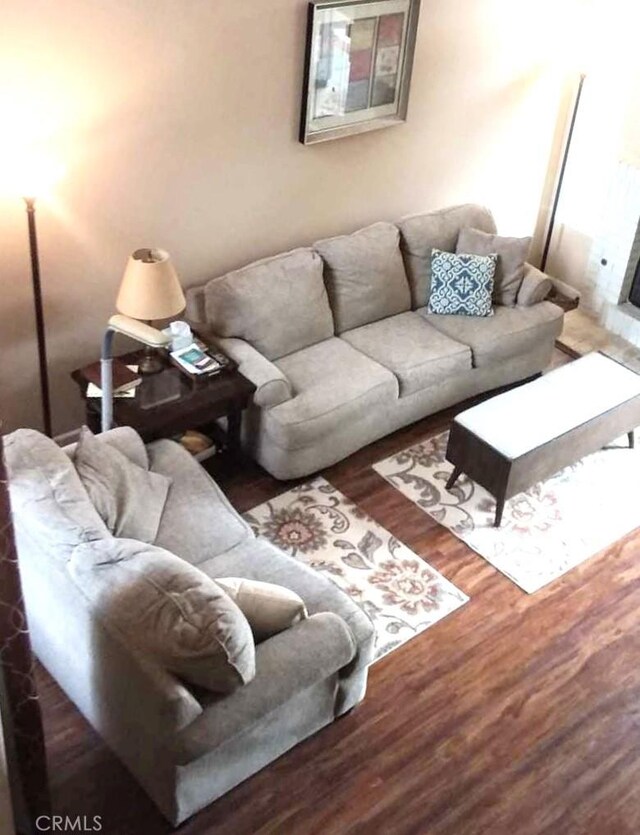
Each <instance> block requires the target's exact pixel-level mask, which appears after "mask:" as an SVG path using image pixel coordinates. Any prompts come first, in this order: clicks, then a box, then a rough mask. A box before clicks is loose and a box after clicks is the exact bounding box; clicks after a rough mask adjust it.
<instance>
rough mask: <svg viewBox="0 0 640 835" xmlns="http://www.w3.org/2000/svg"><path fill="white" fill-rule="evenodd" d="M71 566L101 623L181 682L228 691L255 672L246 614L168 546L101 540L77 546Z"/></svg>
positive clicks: (253, 647)
mask: <svg viewBox="0 0 640 835" xmlns="http://www.w3.org/2000/svg"><path fill="white" fill-rule="evenodd" d="M69 571H70V573H71V576H72V577H73V579H74V581H75V583H76V585H77V586H78V587H79V588H80V589H81V590H82V591H83V593H84V594H85V596H86V597H87V598H88V599H89V601H90V602H91V604H92V607H93V609H94V611H95V614H96V615H97V616H98V617H100V618H101V619H102V621H103V622H104V624H105V626H107V627H108V628H111V629H113V630H115V631H116V632H117V633H119V635H120V636H121V637H122V638H124V640H125V641H126V642H127V643H131V644H132V645H133V646H135V647H136V648H137V649H138V650H139V651H140V652H141V653H143V654H144V655H147V656H150V657H151V658H153V659H154V660H155V661H156V662H157V663H159V664H161V665H162V666H163V667H164V668H165V669H167V670H169V671H170V672H172V673H174V674H175V675H177V676H180V677H181V678H183V679H184V680H185V681H188V682H190V683H191V684H197V685H198V686H200V687H206V688H207V689H208V690H213V691H214V692H219V693H230V692H232V691H233V690H236V689H237V688H238V687H240V686H242V685H243V684H247V683H248V682H249V681H251V679H252V678H253V677H254V675H255V645H254V643H253V636H252V634H251V627H250V626H249V624H248V622H247V619H246V618H245V616H244V615H243V614H242V612H241V611H240V609H239V608H238V607H237V606H236V604H235V603H234V602H233V600H231V598H230V597H229V595H228V594H226V592H225V591H223V589H222V588H221V587H220V586H219V585H217V583H215V582H214V581H213V580H212V579H211V578H210V577H208V576H207V575H206V574H204V573H203V572H202V571H200V569H198V568H196V567H195V566H193V565H190V564H189V563H187V562H185V561H184V560H182V559H180V557H177V556H175V554H172V553H171V552H170V551H165V550H164V549H163V548H157V547H155V546H154V545H145V544H143V543H141V542H137V541H136V540H133V539H110V540H98V541H96V542H91V543H83V544H82V545H80V546H78V547H77V548H76V549H75V550H74V552H73V554H72V557H71V560H70V562H69Z"/></svg>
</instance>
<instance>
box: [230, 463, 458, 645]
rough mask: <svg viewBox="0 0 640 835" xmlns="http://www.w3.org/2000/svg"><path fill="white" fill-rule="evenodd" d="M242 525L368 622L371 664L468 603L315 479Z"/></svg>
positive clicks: (253, 512)
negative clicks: (342, 595)
mask: <svg viewBox="0 0 640 835" xmlns="http://www.w3.org/2000/svg"><path fill="white" fill-rule="evenodd" d="M245 519H246V520H247V521H248V522H249V524H250V525H251V526H252V528H253V529H254V531H255V533H256V534H257V535H258V536H261V537H264V538H265V539H269V540H270V541H271V542H273V543H274V545H277V546H278V547H279V548H282V550H283V551H287V552H288V553H289V554H291V556H293V557H295V558H296V559H298V560H300V561H301V562H303V563H305V564H306V565H309V566H311V567H312V568H315V569H316V571H319V572H320V573H322V574H324V575H325V576H326V577H329V579H330V580H332V581H333V582H334V583H335V584H336V585H338V586H339V587H340V588H341V589H342V590H343V591H345V592H346V593H347V594H348V595H349V596H350V597H351V598H352V599H353V600H354V601H355V602H356V603H357V604H358V605H359V606H360V607H361V608H362V609H363V610H364V611H365V612H366V613H367V615H369V617H370V618H371V620H372V621H373V625H374V627H375V630H376V655H375V657H376V660H377V659H379V658H382V656H383V655H386V654H387V653H388V652H391V650H393V649H396V647H399V646H400V645H401V644H404V643H405V642H406V641H408V640H409V639H410V638H413V637H414V636H415V635H417V634H418V633H420V632H422V631H423V630H424V629H427V628H428V627H429V626H433V624H434V623H437V622H438V621H439V620H440V619H441V618H443V617H445V615H448V614H449V613H450V612H453V611H454V610H455V609H457V608H459V607H460V606H462V605H463V604H464V603H466V602H467V600H468V599H469V598H468V597H467V596H466V595H465V594H463V593H462V592H461V591H459V590H458V589H457V588H456V587H455V586H454V585H453V584H452V583H450V582H449V581H448V580H446V579H445V578H444V577H443V576H442V575H441V574H439V573H438V572H437V571H436V570H435V569H433V568H432V567H431V566H430V565H428V563H426V562H425V561H424V560H422V559H421V558H420V557H418V556H417V555H416V554H414V553H413V551H410V550H409V549H408V548H407V547H406V545H403V544H402V543H401V542H398V540H397V539H395V537H393V536H392V535H391V534H390V533H389V531H386V530H385V529H384V528H382V527H380V525H378V524H377V523H376V522H374V521H373V519H371V518H370V517H369V516H367V515H366V514H365V513H363V512H362V510H360V508H359V507H358V506H357V505H355V504H354V503H353V502H351V501H349V499H347V498H346V496H343V495H342V493H340V492H339V491H338V490H336V488H335V487H333V486H332V485H331V484H329V482H328V481H325V480H324V479H323V478H316V479H314V480H313V481H310V482H308V483H306V484H302V485H300V486H298V487H294V488H293V489H292V490H289V491H288V492H286V493H283V494H282V495H280V496H278V497H277V498H276V499H273V500H272V501H270V502H265V503H264V504H261V505H259V506H258V507H255V508H254V509H253V510H251V511H250V512H249V513H247V514H245Z"/></svg>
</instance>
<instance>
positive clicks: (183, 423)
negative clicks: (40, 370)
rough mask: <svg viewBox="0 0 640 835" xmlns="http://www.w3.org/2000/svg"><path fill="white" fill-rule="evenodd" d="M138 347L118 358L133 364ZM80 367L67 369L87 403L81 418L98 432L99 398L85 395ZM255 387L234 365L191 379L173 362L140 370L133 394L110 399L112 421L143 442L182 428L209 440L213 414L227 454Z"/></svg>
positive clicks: (234, 448)
mask: <svg viewBox="0 0 640 835" xmlns="http://www.w3.org/2000/svg"><path fill="white" fill-rule="evenodd" d="M141 355H142V351H134V352H132V353H130V354H125V355H124V356H121V357H119V358H118V359H120V360H122V361H123V362H125V363H127V364H129V365H137V364H138V362H139V359H140V357H141ZM82 371H83V369H81V368H79V369H77V370H76V371H73V372H72V374H71V377H72V379H73V380H74V381H75V382H76V383H77V384H78V386H79V387H80V391H81V393H82V396H83V398H84V400H85V404H86V421H87V425H88V427H89V428H90V429H91V431H92V432H96V433H97V432H100V428H101V427H100V421H101V401H100V398H99V397H98V398H93V397H87V396H86V391H87V380H86V378H85V377H84V375H83V373H82ZM254 391H255V386H254V385H253V383H251V382H250V381H249V380H247V378H246V377H243V376H242V374H240V372H239V371H238V370H237V369H233V370H227V371H222V372H220V373H219V374H216V375H214V376H212V377H205V378H204V379H197V380H193V379H191V378H190V377H188V376H187V375H186V374H185V373H183V372H182V371H180V369H178V368H176V367H175V366H173V365H169V364H168V365H167V366H166V367H165V368H164V369H163V370H162V371H159V372H158V373H157V374H149V375H143V377H142V382H141V383H140V384H139V386H138V387H137V389H136V395H135V397H133V398H118V397H116V398H114V400H113V425H114V426H132V427H133V428H134V429H135V430H136V431H137V432H138V433H139V434H140V436H141V437H142V439H143V440H144V441H145V443H149V441H154V440H157V439H158V438H170V437H172V436H173V435H178V434H180V433H182V432H184V431H185V430H187V429H199V430H201V431H203V432H204V433H205V434H208V435H211V436H212V437H213V438H214V439H217V440H218V441H219V440H220V436H221V434H222V432H221V430H220V428H219V426H218V425H217V424H216V421H217V419H218V418H222V417H225V418H226V419H227V433H226V438H224V439H223V446H226V452H228V453H230V454H231V456H232V457H235V456H237V455H238V454H239V453H240V423H241V419H242V411H243V410H244V409H246V407H247V406H248V405H249V401H250V399H251V396H252V394H253V392H254Z"/></svg>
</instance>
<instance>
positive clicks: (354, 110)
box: [299, 0, 420, 145]
mask: <svg viewBox="0 0 640 835" xmlns="http://www.w3.org/2000/svg"><path fill="white" fill-rule="evenodd" d="M419 14H420V0H312V2H310V3H309V7H308V18H307V43H306V54H305V72H304V83H303V90H302V110H301V119H300V137H299V138H300V142H302V143H303V144H304V145H310V144H313V143H315V142H325V141H327V140H330V139H338V138H340V137H343V136H351V135H353V134H358V133H363V132H365V131H370V130H378V129H379V128H385V127H390V126H392V125H398V124H401V123H403V122H405V121H406V118H407V107H408V102H409V88H410V84H411V70H412V67H413V55H414V50H415V42H416V32H417V28H418V17H419Z"/></svg>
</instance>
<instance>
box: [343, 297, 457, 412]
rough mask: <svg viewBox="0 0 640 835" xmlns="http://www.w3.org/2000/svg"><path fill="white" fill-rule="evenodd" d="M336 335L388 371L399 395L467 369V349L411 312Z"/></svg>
mask: <svg viewBox="0 0 640 835" xmlns="http://www.w3.org/2000/svg"><path fill="white" fill-rule="evenodd" d="M340 338H341V339H344V340H345V341H346V342H348V343H349V344H350V345H353V347H354V348H357V349H358V351H361V352H362V353H363V354H366V355H367V356H368V357H370V358H371V359H373V360H375V361H376V362H378V363H380V365H383V366H384V367H385V368H388V369H389V371H392V372H393V374H395V376H396V377H397V378H398V382H399V384H400V395H401V396H402V397H404V396H406V395H407V394H413V393H414V392H416V391H420V390H421V389H424V388H428V387H429V386H432V385H434V384H436V383H438V382H439V381H442V380H446V379H448V378H449V377H450V376H451V375H452V374H458V373H460V372H463V371H468V370H469V369H470V368H471V351H470V349H469V348H468V347H467V346H466V345H462V344H461V343H460V342H456V341H455V340H454V339H450V338H449V337H448V336H445V335H444V334H442V333H440V331H439V330H437V329H436V328H434V327H432V326H431V325H430V324H429V323H428V322H427V321H426V320H425V318H424V317H423V316H420V315H419V314H418V313H415V312H414V311H407V312H406V313H399V314H398V315H397V316H390V317H389V318H387V319H381V320H380V321H379V322H372V323H371V324H370V325H363V326H362V327H361V328H356V329H355V330H352V331H347V332H346V333H343V334H342V336H341V337H340Z"/></svg>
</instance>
